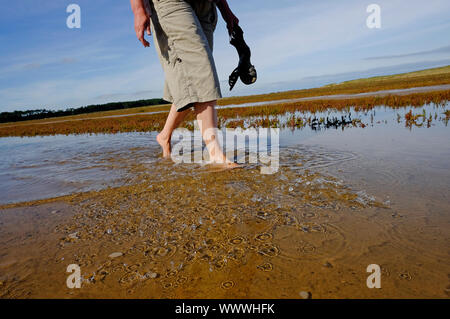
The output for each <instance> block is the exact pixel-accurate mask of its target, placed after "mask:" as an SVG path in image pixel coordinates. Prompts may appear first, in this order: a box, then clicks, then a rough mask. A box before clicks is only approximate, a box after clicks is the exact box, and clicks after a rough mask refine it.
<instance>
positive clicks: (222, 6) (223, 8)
mask: <svg viewBox="0 0 450 319" xmlns="http://www.w3.org/2000/svg"><path fill="white" fill-rule="evenodd" d="M214 2H215V3H216V5H217V8H218V9H219V11H220V13H221V14H222V16H223V18H224V19H226V18H227V17H229V16H230V15H233V12H232V11H231V9H230V6H229V5H228V2H227V0H214Z"/></svg>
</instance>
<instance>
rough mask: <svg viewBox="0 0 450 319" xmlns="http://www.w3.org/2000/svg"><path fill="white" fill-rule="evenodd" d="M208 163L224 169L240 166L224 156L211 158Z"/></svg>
mask: <svg viewBox="0 0 450 319" xmlns="http://www.w3.org/2000/svg"><path fill="white" fill-rule="evenodd" d="M209 164H211V165H214V166H219V167H221V168H225V169H233V168H238V167H241V165H239V164H237V163H234V162H232V161H230V160H229V159H227V158H226V157H225V156H224V157H219V158H216V159H214V158H213V159H212V160H210V161H209Z"/></svg>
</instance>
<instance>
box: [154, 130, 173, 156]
mask: <svg viewBox="0 0 450 319" xmlns="http://www.w3.org/2000/svg"><path fill="white" fill-rule="evenodd" d="M156 141H157V142H158V144H159V145H161V147H162V149H163V157H166V158H167V157H170V155H171V148H170V138H167V137H166V136H164V135H163V134H162V133H159V134H158V135H157V136H156Z"/></svg>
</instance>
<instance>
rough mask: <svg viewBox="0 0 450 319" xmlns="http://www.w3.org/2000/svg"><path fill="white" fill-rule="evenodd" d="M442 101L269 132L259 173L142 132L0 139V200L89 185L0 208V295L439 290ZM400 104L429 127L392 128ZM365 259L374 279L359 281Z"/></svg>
mask: <svg viewBox="0 0 450 319" xmlns="http://www.w3.org/2000/svg"><path fill="white" fill-rule="evenodd" d="M447 109H448V105H446V106H435V105H427V106H424V107H422V108H409V107H407V108H401V109H395V110H394V109H391V108H384V107H378V108H375V109H373V110H371V111H367V112H355V111H354V110H353V109H351V110H350V113H351V118H352V119H358V120H360V122H358V123H365V127H364V128H363V127H361V125H360V124H358V125H352V124H348V125H344V126H338V127H337V128H329V129H325V128H323V127H317V126H314V127H313V128H314V129H312V128H311V126H308V125H307V126H304V127H303V128H301V129H290V128H288V127H285V128H283V129H282V130H281V133H280V169H279V171H278V172H276V173H275V174H273V175H261V174H260V171H259V169H258V165H254V164H245V165H244V166H243V168H242V169H238V170H232V171H213V170H212V169H210V168H207V167H203V166H201V165H198V164H177V165H175V164H173V163H172V162H170V161H166V160H162V159H160V150H159V148H158V146H157V145H156V143H155V142H154V137H155V134H154V133H148V134H141V133H139V134H135V133H128V134H117V135H92V136H88V135H86V136H68V137H66V136H56V137H43V138H5V139H0V150H1V152H2V154H1V155H2V158H3V159H6V160H4V161H2V163H1V165H2V166H1V174H2V175H1V182H0V183H1V186H2V190H3V189H6V190H7V191H6V192H2V194H1V195H0V196H2V197H0V198H1V202H2V203H8V202H17V201H24V200H30V199H38V198H46V197H52V196H55V195H60V194H69V193H72V192H79V191H86V190H91V189H98V190H99V191H98V192H92V193H86V194H84V195H80V196H79V197H76V198H74V199H71V200H70V202H69V206H68V207H65V206H61V204H57V203H54V204H52V203H49V204H46V205H41V206H30V207H26V208H20V207H18V208H13V209H11V210H8V211H6V210H4V211H3V213H2V214H0V229H1V230H2V231H1V232H0V233H1V236H0V247H1V250H2V259H1V263H0V293H1V296H3V297H36V296H38V297H81V298H89V297H138V298H211V297H215V298H249V297H250V298H270V297H272V298H299V296H301V294H300V293H301V292H305V291H306V292H310V293H311V294H312V297H313V298H336V297H345V298H392V297H397V298H398V297H437V298H448V296H449V287H450V286H449V284H450V266H449V265H450V258H449V252H448V247H449V243H450V228H449V226H448V225H449V223H450V209H449V207H450V195H449V194H450V192H449V190H450V161H449V160H448V159H449V158H450V143H449V136H450V134H449V127H448V126H447V125H448V122H447V121H446V120H445V116H443V112H444V111H445V110H447ZM409 110H412V112H413V114H423V112H424V111H425V113H426V114H427V116H426V118H428V117H429V115H430V114H431V115H432V118H433V121H431V122H430V123H426V124H429V125H421V123H417V122H416V123H415V124H413V125H407V123H405V118H404V115H405V114H406V113H407V112H409ZM295 115H296V116H301V117H305V118H310V117H316V118H321V117H324V118H325V117H327V116H328V117H330V118H332V117H340V116H341V115H345V116H348V115H349V114H348V112H347V113H345V114H344V113H342V114H341V113H340V112H326V113H315V114H310V113H296V114H295ZM290 116H291V115H285V116H280V122H283V121H288V119H289V118H290ZM250 121H251V120H250ZM417 125H419V126H417ZM198 151H200V150H199V149H196V150H194V153H195V152H198ZM252 151H254V150H252V149H250V150H249V152H250V153H251V152H252ZM244 155H245V154H244V153H243V152H242V150H241V152H238V153H237V155H236V156H237V157H238V158H242V157H243V156H244ZM107 186H115V187H114V188H109V189H108V188H106V187H107ZM119 186H120V187H119ZM58 205H59V206H58ZM65 215H68V217H66V218H64V216H65ZM17 234H20V235H17ZM115 252H120V253H121V255H120V254H117V255H120V256H119V257H116V258H112V257H109V256H110V255H111V254H112V253H115ZM42 256H47V257H46V258H42ZM113 256H115V255H113ZM71 263H76V264H79V265H80V266H81V268H82V273H83V278H84V279H83V288H82V289H79V290H76V291H73V290H69V289H67V288H66V287H65V278H66V276H67V274H66V272H65V267H66V266H67V265H68V264H71ZM373 263H375V264H379V265H380V266H381V269H382V289H368V288H367V287H366V278H367V276H368V274H367V272H366V267H367V266H368V265H369V264H373Z"/></svg>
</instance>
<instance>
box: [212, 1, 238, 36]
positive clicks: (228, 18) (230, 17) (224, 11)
mask: <svg viewBox="0 0 450 319" xmlns="http://www.w3.org/2000/svg"><path fill="white" fill-rule="evenodd" d="M213 1H214V3H215V4H216V5H217V8H218V9H219V11H220V13H221V15H222V17H223V19H224V20H225V22H226V23H227V28H228V31H229V32H230V33H231V31H232V29H233V26H234V24H239V19H238V18H237V17H236V16H235V15H234V13H233V11H231V9H230V7H229V5H228V2H227V0H213Z"/></svg>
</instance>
